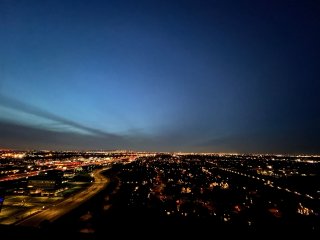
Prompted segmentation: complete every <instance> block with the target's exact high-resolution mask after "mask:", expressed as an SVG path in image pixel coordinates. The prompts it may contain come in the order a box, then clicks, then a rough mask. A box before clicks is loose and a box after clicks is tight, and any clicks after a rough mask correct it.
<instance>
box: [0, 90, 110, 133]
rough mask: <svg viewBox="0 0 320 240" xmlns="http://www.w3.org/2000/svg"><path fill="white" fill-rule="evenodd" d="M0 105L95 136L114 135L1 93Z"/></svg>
mask: <svg viewBox="0 0 320 240" xmlns="http://www.w3.org/2000/svg"><path fill="white" fill-rule="evenodd" d="M0 106H2V107H5V108H8V109H13V110H15V111H19V112H23V113H27V114H32V115H34V116H37V117H41V118H45V119H47V120H51V121H53V122H56V123H58V124H62V125H64V126H67V127H69V128H70V130H71V129H77V130H80V131H81V132H83V131H84V132H87V133H89V134H92V135H96V136H113V135H114V136H116V135H115V134H111V133H108V132H105V131H102V130H99V129H95V128H91V127H88V126H85V125H82V124H80V123H77V122H74V121H72V120H69V119H66V118H64V117H61V116H59V115H56V114H54V113H51V112H48V111H46V110H43V109H41V108H39V107H37V106H34V105H32V104H28V103H25V102H22V101H19V100H17V99H14V98H11V97H8V96H5V95H3V94H0Z"/></svg>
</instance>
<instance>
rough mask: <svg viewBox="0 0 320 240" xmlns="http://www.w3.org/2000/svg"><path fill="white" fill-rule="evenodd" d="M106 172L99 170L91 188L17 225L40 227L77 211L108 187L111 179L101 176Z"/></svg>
mask: <svg viewBox="0 0 320 240" xmlns="http://www.w3.org/2000/svg"><path fill="white" fill-rule="evenodd" d="M104 170H106V169H99V170H96V171H95V172H94V173H93V176H94V179H95V182H94V183H93V184H92V185H91V186H90V187H89V188H87V189H85V190H83V191H81V192H79V193H77V194H75V195H73V196H70V197H69V198H67V199H65V200H64V201H62V202H60V203H58V204H57V205H55V206H54V207H50V208H48V209H46V210H43V211H41V212H39V213H37V214H35V215H33V216H30V217H28V218H26V219H24V220H22V221H19V222H18V223H16V224H15V225H19V226H32V227H39V226H40V224H41V223H42V222H43V221H44V220H48V221H50V222H53V221H55V220H57V219H58V218H60V217H62V216H63V215H65V214H66V213H68V212H70V211H71V210H73V209H75V208H76V207H78V206H79V205H80V204H81V203H83V202H85V201H87V200H88V199H90V198H91V197H93V196H94V195H96V194H97V193H98V192H100V191H101V190H102V189H104V188H105V187H106V186H107V184H108V183H109V179H108V178H106V177H105V176H103V175H102V174H101V172H102V171H104Z"/></svg>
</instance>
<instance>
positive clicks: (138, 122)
mask: <svg viewBox="0 0 320 240" xmlns="http://www.w3.org/2000/svg"><path fill="white" fill-rule="evenodd" d="M319 12H320V4H319V2H317V1H311V0H309V1H302V0H297V1H290V0H284V1H275V0H274V1H258V2H257V1H253V0H252V1H249V0H248V1H241V2H239V1H231V0H230V1H204V2H202V1H201V2H198V1H192V0H190V1H161V2H157V1H143V0H141V1H134V2H132V1H126V0H122V1H107V2H105V1H99V0H96V1H82V0H80V1H76V2H74V1H62V0H61V1H60V0H59V1H50V0H49V1H39V0H31V1H7V0H0V16H1V17H0V52H1V56H2V58H1V59H0V78H1V79H0V148H9V149H60V150H63V149H64V150H67V149H75V150H76V149H132V150H137V151H154V152H230V153H235V152H237V153H238V152H239V153H253V152H258V153H279V154H283V153H286V154H320V140H319V136H320V125H319V122H320V111H319V105H318V104H319V102H320V95H319V93H318V92H319V91H318V90H319V88H320V85H319V79H320V68H319V63H318V62H319V57H320V45H319V42H320V31H319V29H320V14H319Z"/></svg>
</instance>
